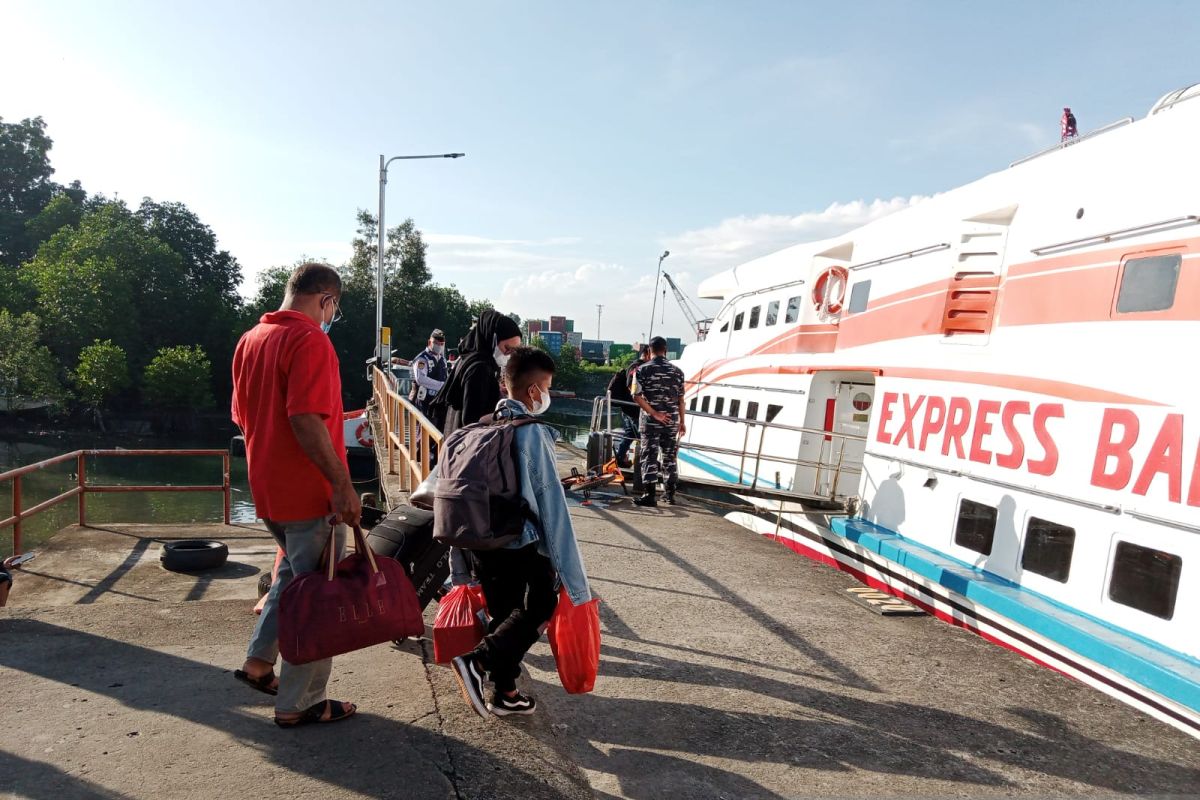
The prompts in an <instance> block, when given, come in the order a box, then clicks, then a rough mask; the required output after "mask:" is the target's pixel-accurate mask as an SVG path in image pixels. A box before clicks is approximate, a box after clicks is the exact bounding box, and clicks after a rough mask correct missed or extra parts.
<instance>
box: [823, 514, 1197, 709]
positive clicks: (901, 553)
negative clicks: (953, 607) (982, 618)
mask: <svg viewBox="0 0 1200 800" xmlns="http://www.w3.org/2000/svg"><path fill="white" fill-rule="evenodd" d="M831 524H832V527H833V530H834V532H836V533H838V534H841V535H842V536H844V537H846V539H848V540H850V541H852V542H854V543H856V544H858V545H859V546H861V547H864V548H866V549H867V550H870V551H872V552H875V553H878V554H879V555H880V556H883V557H884V558H886V559H887V560H889V561H891V562H893V563H896V564H899V565H900V566H902V567H904V568H905V569H907V570H910V571H911V572H914V573H916V574H918V575H920V576H921V577H923V578H926V579H928V580H930V581H933V582H934V583H937V584H939V585H941V586H944V587H946V588H947V589H949V590H950V591H952V592H955V593H956V594H959V595H961V596H963V597H966V598H967V599H968V600H971V601H972V602H974V603H977V604H978V605H980V606H982V607H984V608H987V609H990V610H992V611H994V612H995V613H997V614H999V615H1001V616H1004V617H1006V618H1008V619H1011V620H1012V621H1013V622H1016V623H1017V624H1019V625H1021V626H1022V627H1024V628H1026V629H1027V630H1029V631H1032V632H1033V633H1036V634H1038V635H1039V636H1044V637H1045V638H1047V639H1049V640H1051V641H1053V642H1055V643H1057V644H1059V645H1061V646H1063V647H1064V648H1066V649H1068V650H1071V651H1072V652H1075V653H1078V654H1079V655H1081V656H1083V657H1084V658H1086V659H1088V660H1089V661H1092V662H1094V663H1096V664H1098V665H1100V666H1102V667H1105V668H1107V669H1110V670H1112V671H1114V672H1117V673H1119V674H1121V675H1124V676H1126V677H1128V678H1129V679H1130V680H1133V681H1135V682H1137V683H1139V684H1141V685H1142V686H1145V687H1146V688H1147V689H1150V690H1151V691H1153V692H1155V693H1156V694H1159V695H1161V696H1163V697H1166V698H1168V699H1170V700H1173V701H1174V702H1176V703H1179V704H1180V705H1182V706H1184V707H1186V708H1189V709H1191V710H1192V711H1195V712H1198V713H1200V662H1198V661H1196V659H1193V658H1189V657H1188V656H1186V655H1184V654H1183V653H1179V652H1176V651H1174V650H1171V649H1169V648H1166V647H1163V646H1162V645H1160V644H1157V643H1155V642H1152V641H1150V640H1148V639H1144V638H1142V637H1139V636H1137V635H1135V634H1131V633H1129V632H1127V631H1124V630H1121V629H1120V628H1116V627H1114V626H1112V625H1109V624H1108V623H1106V622H1103V621H1102V620H1098V619H1095V618H1094V617H1090V616H1088V615H1086V614H1082V613H1080V612H1079V611H1075V610H1074V609H1071V608H1070V607H1068V606H1065V605H1062V604H1060V603H1057V602H1055V601H1053V600H1050V599H1049V598H1046V597H1043V596H1041V595H1039V594H1037V593H1036V592H1032V591H1030V590H1028V589H1025V588H1023V587H1021V586H1020V585H1018V584H1015V583H1013V582H1012V581H1008V580H1005V579H1004V578H999V577H997V576H995V575H990V574H988V573H986V572H984V571H983V570H979V569H975V568H973V567H970V566H968V565H966V564H964V563H962V562H961V561H958V560H956V559H953V558H951V557H949V556H946V555H944V554H942V553H939V552H938V551H936V550H934V549H932V548H929V547H925V546H924V545H921V544H917V543H916V542H912V541H909V540H908V539H905V538H903V537H902V536H900V535H899V534H896V533H893V532H891V531H889V530H887V529H886V528H882V527H880V526H878V525H875V524H873V523H871V522H868V521H866V520H863V519H847V518H845V517H840V518H837V519H834V520H832V523H831Z"/></svg>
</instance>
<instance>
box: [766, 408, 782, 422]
mask: <svg viewBox="0 0 1200 800" xmlns="http://www.w3.org/2000/svg"><path fill="white" fill-rule="evenodd" d="M780 411H783V406H777V405H774V404H772V405H769V406H767V422H774V421H775V418H776V417H778V416H779V412H780Z"/></svg>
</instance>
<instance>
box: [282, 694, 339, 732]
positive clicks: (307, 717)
mask: <svg viewBox="0 0 1200 800" xmlns="http://www.w3.org/2000/svg"><path fill="white" fill-rule="evenodd" d="M335 703H336V704H337V705H336V710H335V706H334V704H335ZM327 709H328V711H329V717H328V718H325V711H326V710H327ZM347 709H349V710H347ZM356 711H358V706H356V705H354V703H347V702H345V701H342V700H324V701H322V702H320V703H317V704H316V705H314V706H309V707H308V708H306V709H304V710H303V711H302V712H300V716H298V717H296V718H295V719H280V718H279V717H278V716H277V717H275V724H276V725H278V726H279V727H281V728H298V727H300V726H301V725H310V724H313V723H318V722H322V723H323V722H339V721H341V720H343V719H346V718H348V717H352V716H354V713H355V712H356Z"/></svg>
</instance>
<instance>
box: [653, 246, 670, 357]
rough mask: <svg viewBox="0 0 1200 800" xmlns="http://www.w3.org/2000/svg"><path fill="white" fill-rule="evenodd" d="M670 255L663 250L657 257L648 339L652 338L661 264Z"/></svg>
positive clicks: (664, 301)
mask: <svg viewBox="0 0 1200 800" xmlns="http://www.w3.org/2000/svg"><path fill="white" fill-rule="evenodd" d="M669 255H671V251H670V250H663V254H662V255H661V256H659V257H658V272H657V273H656V274H655V276H654V301H653V302H652V303H651V304H650V338H651V339H653V338H654V312H655V311H656V310H657V309H658V282H659V280H661V278H662V262H663V259H664V258H666V257H667V256H669ZM666 302H667V301H666V300H665V299H664V300H663V305H666Z"/></svg>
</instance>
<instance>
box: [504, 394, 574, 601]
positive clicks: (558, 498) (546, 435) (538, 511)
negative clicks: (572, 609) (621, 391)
mask: <svg viewBox="0 0 1200 800" xmlns="http://www.w3.org/2000/svg"><path fill="white" fill-rule="evenodd" d="M496 411H498V412H499V413H500V415H501V416H512V415H514V414H528V413H529V412H528V411H527V410H526V408H525V406H524V405H523V404H522V403H521V402H519V401H517V400H512V399H507V398H506V399H502V400H501V401H500V402H499V403H498V404H497V405H496ZM557 438H558V432H557V431H555V430H554V429H553V428H551V427H549V426H548V425H524V426H522V427H520V428H518V429H517V434H516V443H517V457H518V458H517V469H518V470H519V474H520V477H521V497H522V499H524V500H525V502H526V503H528V504H529V510H530V511H531V512H533V515H534V518H535V519H536V520H537V522H536V523H535V522H533V521H527V522H526V523H525V529H524V530H523V531H522V532H521V535H520V536H519V537H518V538H517V539H516V541H514V542H511V543H510V544H508V545H506V547H508V548H511V549H517V548H520V547H526V546H528V545H530V544H533V543H534V542H537V546H538V552H539V553H541V554H542V555H544V556H545V557H546V558H548V559H550V562H551V563H552V564H553V565H554V569H555V570H557V571H558V578H559V580H560V581H561V582H562V584H563V586H565V587H566V588H567V595H568V596H570V598H571V602H572V603H574V604H575V605H577V606H578V605H581V604H583V603H586V602H587V601H589V600H591V599H592V591H591V587H589V586H588V579H587V573H586V572H585V571H584V567H583V555H582V554H581V553H580V552H579V543H578V542H577V541H576V540H575V527H574V526H573V525H572V524H571V516H570V514H569V513H568V512H567V497H566V495H565V494H564V493H563V488H562V484H561V483H560V482H559V479H558V463H557V462H556V461H555V458H554V441H555V440H556V439H557Z"/></svg>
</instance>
